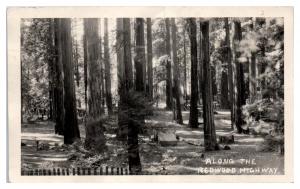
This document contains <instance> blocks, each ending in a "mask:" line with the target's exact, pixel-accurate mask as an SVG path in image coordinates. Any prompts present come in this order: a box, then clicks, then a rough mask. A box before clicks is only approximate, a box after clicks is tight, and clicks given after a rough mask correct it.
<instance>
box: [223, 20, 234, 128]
mask: <svg viewBox="0 0 300 189" xmlns="http://www.w3.org/2000/svg"><path fill="white" fill-rule="evenodd" d="M224 23H225V33H226V35H225V44H226V56H225V58H226V63H227V66H228V69H227V73H228V90H229V103H230V112H231V114H230V115H231V128H232V129H233V128H234V126H233V125H234V124H233V123H234V96H233V95H234V93H233V75H232V74H233V70H232V59H231V56H232V54H231V47H230V30H229V23H228V18H224Z"/></svg>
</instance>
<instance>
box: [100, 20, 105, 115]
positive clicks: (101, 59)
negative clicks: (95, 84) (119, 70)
mask: <svg viewBox="0 0 300 189" xmlns="http://www.w3.org/2000/svg"><path fill="white" fill-rule="evenodd" d="M99 25H100V26H99V28H100V29H99V31H100V32H99V65H100V85H101V112H102V114H104V106H105V98H104V97H105V81H104V61H103V53H102V37H101V19H99Z"/></svg>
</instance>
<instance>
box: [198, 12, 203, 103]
mask: <svg viewBox="0 0 300 189" xmlns="http://www.w3.org/2000/svg"><path fill="white" fill-rule="evenodd" d="M198 23H199V24H198V25H199V30H198V31H199V32H198V33H199V34H198V48H197V49H198V52H199V53H198V95H199V97H198V100H199V104H202V102H201V101H202V81H203V78H202V77H203V73H202V72H203V71H202V70H203V69H202V64H203V63H202V62H203V52H202V50H201V49H202V47H201V46H202V39H203V37H202V34H201V19H200V18H199V19H198Z"/></svg>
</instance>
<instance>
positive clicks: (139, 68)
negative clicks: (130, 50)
mask: <svg viewBox="0 0 300 189" xmlns="http://www.w3.org/2000/svg"><path fill="white" fill-rule="evenodd" d="M135 29H136V34H135V36H136V40H135V42H136V47H135V48H136V57H135V58H134V62H135V74H136V76H135V81H136V82H135V85H136V86H135V88H136V90H137V91H140V92H145V76H144V75H145V70H144V68H145V67H146V59H145V39H144V19H143V18H136V28H135Z"/></svg>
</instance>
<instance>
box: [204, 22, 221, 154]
mask: <svg viewBox="0 0 300 189" xmlns="http://www.w3.org/2000/svg"><path fill="white" fill-rule="evenodd" d="M201 33H202V36H203V40H202V45H201V48H202V52H203V84H202V98H203V119H204V147H205V150H206V151H211V150H218V149H219V147H218V143H217V139H216V129H215V123H214V113H213V107H212V102H213V99H212V97H213V94H212V81H211V75H210V74H211V71H210V64H209V58H210V56H209V21H202V22H201Z"/></svg>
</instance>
